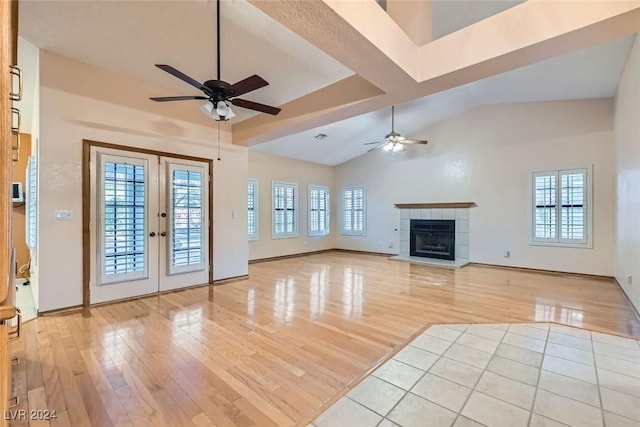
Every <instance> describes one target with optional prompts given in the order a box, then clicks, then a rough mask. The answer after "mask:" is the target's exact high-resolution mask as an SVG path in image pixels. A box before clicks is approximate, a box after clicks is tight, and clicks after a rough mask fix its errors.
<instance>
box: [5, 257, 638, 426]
mask: <svg viewBox="0 0 640 427" xmlns="http://www.w3.org/2000/svg"><path fill="white" fill-rule="evenodd" d="M207 297H208V290H207V288H206V287H205V288H199V289H192V290H187V291H183V292H176V293H171V294H165V295H162V296H156V297H149V298H144V299H139V300H135V301H129V302H124V303H118V304H112V305H106V306H101V307H98V308H93V309H91V312H90V316H88V317H85V316H83V315H82V314H73V315H66V316H62V315H60V316H51V317H44V318H38V319H36V320H34V321H32V322H29V323H27V324H26V325H25V327H24V338H23V339H21V340H19V341H18V343H17V345H15V346H14V353H15V354H16V355H17V356H19V357H20V358H21V363H20V364H19V365H18V366H17V367H16V369H15V374H14V384H15V387H16V391H17V393H18V394H19V396H20V398H21V404H20V406H19V407H18V408H17V409H29V410H37V409H45V410H46V409H48V410H55V411H56V413H57V419H56V420H54V421H52V422H51V425H57V426H74V427H75V426H89V425H93V426H112V425H113V426H116V425H118V426H120V425H122V426H125V425H140V426H148V425H155V426H163V425H166V426H205V425H216V426H261V427H264V426H276V425H277V426H291V425H295V424H296V423H304V422H305V421H307V420H309V419H311V418H312V416H313V414H314V413H317V411H319V410H321V409H322V408H324V407H325V406H326V403H327V402H330V401H331V400H332V399H334V398H335V397H336V396H338V395H340V394H342V392H343V390H344V388H345V387H347V386H348V385H349V384H350V383H352V382H354V381H356V380H357V379H358V378H360V377H361V376H363V375H364V374H365V373H366V372H367V371H368V370H369V369H370V368H372V367H373V366H375V365H376V364H378V363H379V362H380V361H381V360H382V359H384V358H385V357H386V356H387V355H389V353H391V352H392V351H393V350H394V349H395V348H397V347H398V346H402V345H403V344H404V343H406V342H407V341H408V340H409V339H410V338H411V337H412V335H414V334H416V333H417V332H419V331H421V330H422V329H424V328H425V327H426V326H427V325H429V324H431V323H473V322H477V323H488V322H520V321H552V322H558V323H562V324H567V325H573V326H578V327H584V328H589V329H594V330H598V331H604V332H612V333H617V334H624V335H631V336H635V337H640V322H638V320H637V319H636V318H635V317H634V313H633V311H632V309H631V308H630V306H629V305H628V303H627V302H626V301H625V298H624V296H623V295H622V293H621V291H620V290H619V289H618V287H617V285H616V284H614V283H613V282H611V281H608V280H597V279H589V278H583V277H574V276H561V275H551V274H543V273H536V272H525V271H518V270H508V269H498V268H491V267H483V266H469V267H466V268H464V269H461V270H447V269H442V268H434V267H426V266H415V265H410V264H407V263H403V262H397V261H390V260H388V259H386V258H384V257H380V256H373V255H361V254H350V253H342V252H330V253H325V254H320V255H311V256H307V257H301V258H292V259H286V260H279V261H271V262H265V263H260V264H253V265H251V266H250V278H249V279H247V280H243V281H238V282H235V283H229V284H226V285H224V286H220V287H216V288H215V301H214V302H213V303H212V302H210V301H208V298H207ZM323 403H324V404H323ZM27 422H28V421H15V422H13V423H12V425H26V424H27ZM33 425H35V424H33ZM38 425H48V423H39V424H38Z"/></svg>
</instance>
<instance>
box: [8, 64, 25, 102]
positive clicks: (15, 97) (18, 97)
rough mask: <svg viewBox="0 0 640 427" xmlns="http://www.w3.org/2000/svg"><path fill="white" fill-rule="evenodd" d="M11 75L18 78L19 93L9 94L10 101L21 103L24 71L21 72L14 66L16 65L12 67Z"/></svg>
mask: <svg viewBox="0 0 640 427" xmlns="http://www.w3.org/2000/svg"><path fill="white" fill-rule="evenodd" d="M9 68H10V73H11V75H12V77H13V76H15V77H17V78H18V91H17V92H13V89H12V92H10V93H9V99H11V100H12V101H21V100H22V70H20V68H18V67H16V66H14V65H10V66H9Z"/></svg>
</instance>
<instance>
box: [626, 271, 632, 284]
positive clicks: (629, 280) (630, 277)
mask: <svg viewBox="0 0 640 427" xmlns="http://www.w3.org/2000/svg"><path fill="white" fill-rule="evenodd" d="M627 284H628V285H633V276H632V275H630V274H627Z"/></svg>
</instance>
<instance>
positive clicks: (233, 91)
mask: <svg viewBox="0 0 640 427" xmlns="http://www.w3.org/2000/svg"><path fill="white" fill-rule="evenodd" d="M268 84H269V82H267V81H266V80H265V79H263V78H262V77H260V76H259V75H257V74H254V75H253V76H251V77H247V78H246V79H244V80H240V81H239V82H237V83H234V84H232V85H231V87H229V89H227V90H226V91H225V92H226V93H228V94H229V95H230V96H240V95H244V94H245V93H248V92H251V91H254V90H256V89H260V88H261V87H265V86H267V85H268Z"/></svg>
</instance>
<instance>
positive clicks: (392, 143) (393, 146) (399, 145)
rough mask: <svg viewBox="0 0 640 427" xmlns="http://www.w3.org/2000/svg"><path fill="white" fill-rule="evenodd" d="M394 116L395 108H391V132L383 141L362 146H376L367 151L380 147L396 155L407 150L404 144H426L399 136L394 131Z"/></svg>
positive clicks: (424, 141)
mask: <svg viewBox="0 0 640 427" xmlns="http://www.w3.org/2000/svg"><path fill="white" fill-rule="evenodd" d="M394 116H395V106H393V105H392V106H391V132H389V133H388V134H387V135H386V136H385V137H384V141H376V142H367V143H366V144H364V145H374V144H375V145H376V146H375V147H373V148H372V149H371V150H369V151H373V150H375V149H377V148H380V147H382V149H383V150H384V151H391V152H393V153H397V152H399V151H404V150H406V149H407V147H405V144H428V141H426V140H422V139H409V138H405V137H404V136H402V135H400V134H399V133H397V132H396V131H395V128H394V124H395V123H394Z"/></svg>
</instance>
